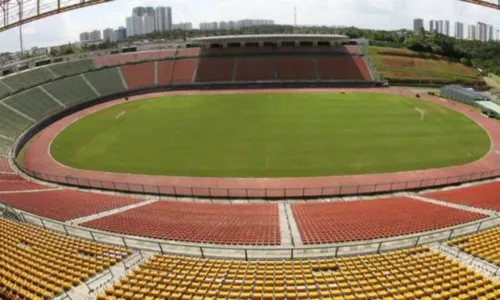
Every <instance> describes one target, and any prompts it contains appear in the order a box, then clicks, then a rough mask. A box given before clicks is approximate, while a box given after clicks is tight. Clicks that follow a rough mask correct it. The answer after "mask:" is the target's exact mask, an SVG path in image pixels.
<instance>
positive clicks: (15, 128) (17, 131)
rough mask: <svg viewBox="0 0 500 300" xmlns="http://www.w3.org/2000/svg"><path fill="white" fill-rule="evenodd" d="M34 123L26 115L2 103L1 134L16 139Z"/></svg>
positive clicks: (0, 109) (0, 112) (0, 113)
mask: <svg viewBox="0 0 500 300" xmlns="http://www.w3.org/2000/svg"><path fill="white" fill-rule="evenodd" d="M33 123H34V122H33V121H32V120H30V119H29V118H27V117H26V116H23V115H21V114H19V113H17V112H15V111H13V110H12V109H10V108H8V107H6V106H4V105H1V104H0V134H1V135H2V136H4V137H7V138H11V139H15V138H17V137H18V136H19V135H21V133H23V132H24V131H25V130H26V129H28V128H29V127H30V126H31V125H33Z"/></svg>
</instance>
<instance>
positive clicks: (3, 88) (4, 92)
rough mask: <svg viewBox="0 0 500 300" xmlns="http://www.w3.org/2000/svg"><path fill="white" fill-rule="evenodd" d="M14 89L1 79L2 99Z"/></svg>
mask: <svg viewBox="0 0 500 300" xmlns="http://www.w3.org/2000/svg"><path fill="white" fill-rule="evenodd" d="M11 92H12V91H11V90H10V89H9V88H8V87H7V86H6V85H5V84H3V82H2V81H1V80H0V99H2V98H4V97H6V96H7V95H9V94H10V93H11Z"/></svg>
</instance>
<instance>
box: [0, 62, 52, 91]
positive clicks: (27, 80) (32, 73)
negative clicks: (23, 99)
mask: <svg viewBox="0 0 500 300" xmlns="http://www.w3.org/2000/svg"><path fill="white" fill-rule="evenodd" d="M52 79H54V75H52V73H50V71H48V69H47V68H46V67H41V68H36V69H30V70H27V71H23V72H21V73H16V74H13V75H10V76H7V77H5V78H4V79H3V82H5V83H6V84H7V85H8V86H10V87H11V88H12V89H14V91H17V90H20V89H25V88H28V87H32V86H36V85H40V84H42V83H45V82H47V81H50V80H52Z"/></svg>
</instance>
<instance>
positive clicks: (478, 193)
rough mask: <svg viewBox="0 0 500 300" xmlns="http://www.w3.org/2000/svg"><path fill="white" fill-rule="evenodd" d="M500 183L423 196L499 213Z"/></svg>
mask: <svg viewBox="0 0 500 300" xmlns="http://www.w3.org/2000/svg"><path fill="white" fill-rule="evenodd" d="M498 191H500V182H492V183H486V184H480V185H475V186H470V187H462V188H459V189H453V190H448V191H440V192H432V193H425V194H424V196H425V197H428V198H434V199H438V200H441V201H446V202H451V203H456V204H462V205H469V206H474V207H479V208H484V209H490V210H496V211H500V195H499V194H498Z"/></svg>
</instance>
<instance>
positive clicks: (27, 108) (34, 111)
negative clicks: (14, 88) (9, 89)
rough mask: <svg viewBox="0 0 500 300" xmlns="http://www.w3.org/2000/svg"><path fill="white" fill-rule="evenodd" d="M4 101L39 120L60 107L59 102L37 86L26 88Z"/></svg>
mask: <svg viewBox="0 0 500 300" xmlns="http://www.w3.org/2000/svg"><path fill="white" fill-rule="evenodd" d="M4 101H5V103H6V104H8V105H9V106H11V107H12V108H14V109H16V110H18V111H20V112H22V113H23V114H25V115H27V116H29V117H31V118H33V119H35V120H41V119H43V118H44V117H46V116H48V115H50V114H52V113H54V112H55V111H57V110H58V109H62V107H61V105H60V104H59V103H57V102H56V101H54V100H53V99H51V98H50V97H49V96H48V95H47V94H46V93H44V92H43V91H42V90H41V89H39V88H33V89H29V90H26V91H24V92H21V93H19V94H16V95H14V96H11V97H9V98H7V99H5V100H4Z"/></svg>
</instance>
